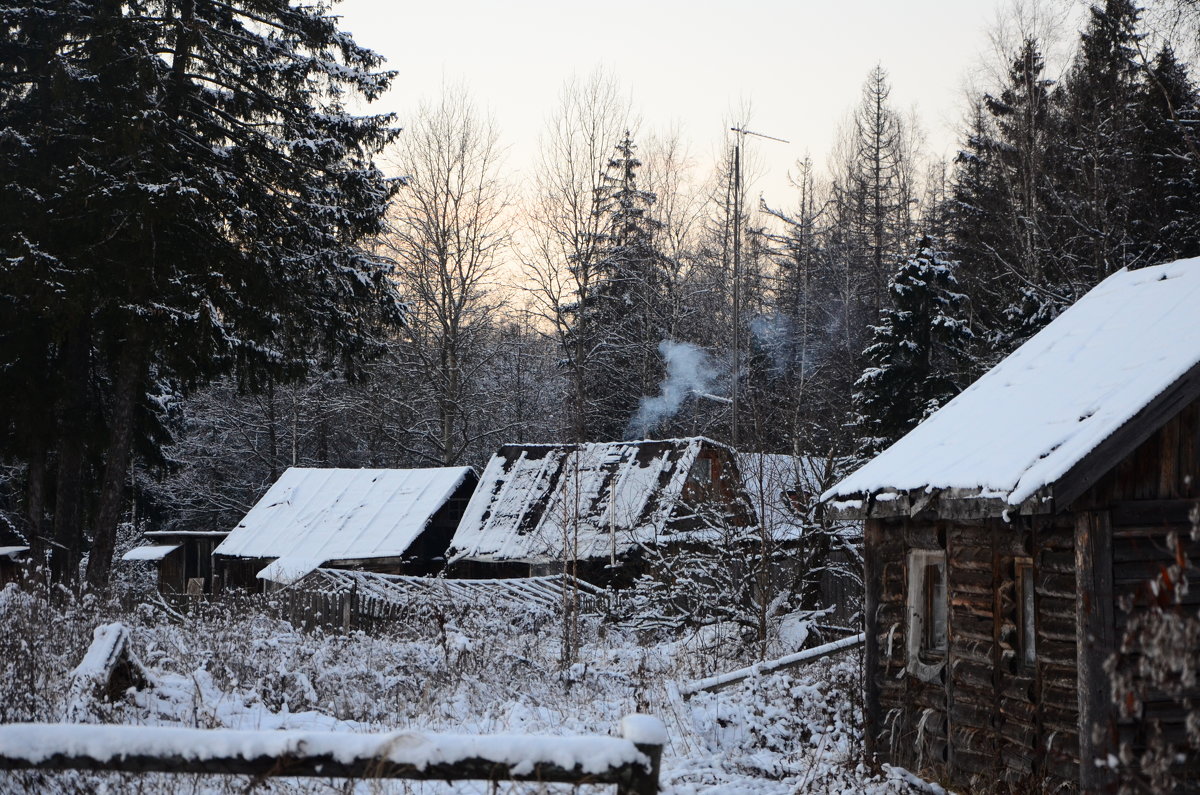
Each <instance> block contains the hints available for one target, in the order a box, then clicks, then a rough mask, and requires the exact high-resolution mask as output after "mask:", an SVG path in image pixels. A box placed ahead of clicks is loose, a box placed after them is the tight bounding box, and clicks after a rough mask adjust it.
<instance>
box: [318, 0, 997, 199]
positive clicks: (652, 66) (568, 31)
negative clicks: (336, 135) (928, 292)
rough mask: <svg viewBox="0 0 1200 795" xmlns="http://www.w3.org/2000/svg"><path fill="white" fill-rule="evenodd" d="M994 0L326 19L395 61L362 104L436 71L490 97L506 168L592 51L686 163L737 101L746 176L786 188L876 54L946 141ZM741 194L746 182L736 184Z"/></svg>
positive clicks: (817, 155)
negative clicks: (673, 140)
mask: <svg viewBox="0 0 1200 795" xmlns="http://www.w3.org/2000/svg"><path fill="white" fill-rule="evenodd" d="M1007 5H1008V2H1006V0H840V1H839V0H790V1H788V0H743V1H742V2H715V0H690V1H684V0H641V1H640V2H630V0H608V2H589V3H581V2H574V1H573V0H557V1H554V0H442V2H437V0H433V1H432V2H423V3H402V2H396V1H395V0H345V1H344V2H343V3H342V4H340V5H338V6H336V7H335V13H337V14H340V15H341V16H342V17H343V25H342V27H343V28H344V29H346V30H349V31H350V32H351V33H352V34H354V36H355V38H356V39H357V41H358V42H359V43H360V44H362V45H365V46H367V47H370V48H371V49H374V50H376V51H378V52H380V53H382V54H383V55H384V56H385V57H386V58H387V60H388V67H389V68H391V69H395V70H397V71H398V72H399V74H398V75H397V78H396V81H395V84H394V88H393V89H392V91H391V93H390V94H389V96H387V97H386V98H385V99H384V100H382V101H381V102H380V103H377V105H375V106H374V107H382V108H384V109H386V110H391V111H395V112H397V113H398V114H400V122H401V124H402V125H403V124H404V122H405V118H406V116H407V115H408V114H410V113H411V111H412V110H413V109H414V108H415V107H416V105H417V102H418V100H419V99H420V98H422V97H430V96H433V95H435V94H436V93H437V92H438V90H439V88H440V86H441V85H443V83H444V82H450V83H454V82H461V83H463V84H464V85H465V86H466V87H467V88H468V89H469V90H470V92H471V94H472V95H473V97H474V99H475V100H476V102H477V104H478V105H479V106H481V107H482V108H484V109H486V110H487V111H490V113H491V114H492V116H493V118H494V119H495V120H496V122H497V125H498V127H499V131H500V136H501V140H502V142H503V143H504V144H505V145H506V146H507V148H508V157H507V168H506V169H505V172H506V175H507V176H508V177H509V178H514V179H517V180H519V179H520V175H521V174H522V173H528V171H529V170H530V169H531V168H532V165H533V162H534V157H535V153H536V149H537V139H538V135H539V134H540V133H541V131H542V129H543V127H544V125H545V120H546V118H547V116H548V114H549V113H550V112H551V111H552V110H553V109H554V107H555V105H556V102H557V98H558V95H559V92H560V89H561V87H562V85H563V83H564V81H565V80H566V79H567V78H569V77H570V76H571V75H572V73H577V74H579V75H581V76H586V75H587V74H589V73H591V72H592V71H593V70H594V69H595V68H596V67H598V66H602V67H603V68H604V69H605V71H606V72H608V73H609V74H611V75H612V76H614V77H615V78H617V79H618V80H619V81H620V82H621V84H622V85H623V87H624V88H625V89H626V90H628V91H629V93H630V95H631V99H632V104H633V107H634V110H635V112H636V113H638V114H640V116H641V120H642V126H641V129H642V131H643V132H646V131H651V130H665V129H667V128H669V127H672V126H674V127H676V128H677V129H678V130H679V132H680V134H681V137H682V138H683V140H685V141H686V142H688V144H689V149H690V152H691V154H692V155H693V156H694V157H695V158H696V160H697V163H698V165H699V166H700V167H702V168H708V167H709V166H710V165H711V163H712V162H713V154H714V151H715V149H716V147H717V145H718V143H719V141H720V140H721V135H722V132H723V130H724V129H725V127H726V126H727V125H726V124H725V123H724V122H725V120H726V119H727V118H728V116H729V115H730V114H731V113H732V111H733V109H735V108H737V107H739V106H740V105H741V103H742V102H743V101H749V103H750V104H751V107H752V114H751V118H750V120H749V127H750V129H753V130H758V131H761V132H764V133H768V134H770V135H773V136H776V137H779V138H785V139H787V140H789V141H790V142H791V143H789V144H778V143H773V142H763V141H757V142H754V143H753V146H754V147H755V149H756V150H757V152H756V156H757V158H758V159H759V161H760V162H761V164H762V167H763V170H764V172H765V173H764V176H763V177H762V178H761V179H760V180H759V181H758V183H757V184H756V186H755V188H754V190H755V192H756V193H757V192H761V193H762V194H763V195H765V197H766V199H767V200H768V202H770V203H771V204H773V205H775V206H783V207H788V206H790V205H791V204H792V203H793V195H792V191H791V190H790V189H789V187H788V182H787V170H788V169H789V168H790V167H791V166H792V164H793V163H794V162H795V161H796V160H797V159H798V158H801V157H803V156H804V155H805V154H809V155H810V156H812V158H813V160H814V161H815V163H816V164H817V166H818V167H819V168H821V169H823V167H824V165H825V162H826V158H827V155H828V151H829V149H830V147H831V144H832V142H833V140H834V137H835V133H836V130H837V127H838V125H839V123H840V122H841V121H842V120H843V119H844V118H845V117H846V114H847V112H848V111H849V110H850V109H851V108H852V107H853V106H854V104H855V103H856V102H857V100H858V97H859V92H860V89H861V86H862V83H863V80H864V79H865V77H866V75H867V72H868V71H869V70H870V69H871V68H872V67H873V66H874V65H875V64H876V63H880V64H882V65H883V67H884V68H885V69H887V70H888V72H889V73H890V76H891V82H892V87H893V90H892V101H893V104H894V105H895V107H896V108H897V109H898V110H901V111H904V112H907V111H908V110H910V109H912V108H915V109H916V111H917V113H918V114H919V116H920V119H921V122H922V126H923V129H924V132H925V137H926V144H927V147H926V148H927V151H928V153H929V154H930V155H932V156H934V157H937V156H940V155H945V156H947V157H952V156H953V153H954V151H955V146H956V143H955V135H954V128H955V126H956V125H957V123H958V121H959V119H960V117H961V115H962V113H963V108H964V96H965V87H966V85H967V83H968V79H969V75H970V74H972V73H973V72H975V71H977V67H978V65H979V64H980V63H981V61H983V60H985V59H984V57H983V56H984V53H986V52H989V51H990V44H989V40H988V30H989V27H990V26H991V24H992V23H993V21H994V20H995V19H996V17H997V13H998V11H999V10H1000V9H1001V8H1003V7H1007ZM752 195H753V194H752Z"/></svg>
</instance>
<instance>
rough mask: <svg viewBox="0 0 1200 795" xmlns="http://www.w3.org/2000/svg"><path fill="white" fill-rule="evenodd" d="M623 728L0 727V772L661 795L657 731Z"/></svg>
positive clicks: (638, 725) (638, 720)
mask: <svg viewBox="0 0 1200 795" xmlns="http://www.w3.org/2000/svg"><path fill="white" fill-rule="evenodd" d="M622 726H623V729H624V733H625V737H623V738H620V737H605V736H594V737H538V736H519V735H514V736H503V735H490V736H489V735H484V736H471V735H447V734H427V733H423V732H394V733H387V734H354V733H349V732H295V731H235V730H226V729H183V728H173V727H171V728H167V727H146V726H102V725H89V724H9V725H6V726H0V770H91V771H114V772H126V773H185V774H201V775H212V774H217V775H244V776H257V777H277V776H302V777H317V778H352V779H384V778H400V779H413V780H429V781H434V780H436V781H460V780H480V781H537V782H561V783H568V784H614V785H616V786H617V791H618V792H619V793H622V795H650V793H654V792H657V791H658V772H659V765H660V760H661V757H662V748H663V744H664V743H665V731H663V729H662V724H661V723H660V722H659V721H658V720H657V719H654V718H649V717H648V716H640V715H639V716H631V717H629V718H626V719H625V721H623V723H622ZM651 741H653V742H651Z"/></svg>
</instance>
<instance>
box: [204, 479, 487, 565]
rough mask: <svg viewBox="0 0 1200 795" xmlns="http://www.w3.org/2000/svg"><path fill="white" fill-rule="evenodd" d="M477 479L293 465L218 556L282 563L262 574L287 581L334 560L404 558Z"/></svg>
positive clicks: (229, 537) (220, 550)
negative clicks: (439, 513) (456, 496)
mask: <svg viewBox="0 0 1200 795" xmlns="http://www.w3.org/2000/svg"><path fill="white" fill-rule="evenodd" d="M473 476H474V470H472V469H471V468H470V467H440V468H433V469H307V468H301V467H293V468H291V469H288V470H287V471H286V472H284V473H283V475H282V476H281V477H280V478H279V480H278V481H276V482H275V485H273V486H271V488H270V489H268V491H267V493H266V494H265V495H264V496H263V498H262V499H261V500H259V501H258V504H256V505H255V506H254V507H253V508H251V509H250V512H249V513H247V514H246V517H245V518H244V519H242V521H241V522H239V523H238V525H237V527H235V528H234V529H233V530H232V531H231V532H230V533H229V536H228V537H227V538H226V539H225V540H224V541H222V542H221V543H220V544H219V545H218V546H217V548H216V549H215V550H213V554H214V555H226V556H229V557H241V558H276V559H278V560H277V561H276V562H275V563H274V564H272V566H273V568H272V569H271V570H270V571H265V570H264V572H260V573H259V576H260V577H261V576H267V577H268V578H269V579H277V580H278V581H281V582H291V581H293V580H294V579H298V578H299V577H302V576H304V575H305V574H307V573H308V572H310V571H312V570H313V569H314V568H316V567H317V566H320V565H322V564H323V563H326V562H329V561H336V560H358V559H364V558H387V557H398V556H401V555H404V554H405V553H406V552H407V551H408V548H409V546H411V545H412V543H413V542H414V541H415V540H416V539H417V537H418V536H419V535H420V534H421V532H422V531H424V530H425V528H426V526H427V525H428V524H429V521H430V520H431V519H432V518H433V515H434V514H435V513H437V511H438V510H439V509H440V508H441V507H442V506H443V505H445V503H446V501H447V500H449V499H450V497H451V496H453V494H454V492H455V491H457V490H458V488H459V486H461V485H462V484H463V482H464V481H466V480H467V479H468V478H471V477H473ZM275 573H281V574H282V575H283V576H282V577H277V576H273V574H275Z"/></svg>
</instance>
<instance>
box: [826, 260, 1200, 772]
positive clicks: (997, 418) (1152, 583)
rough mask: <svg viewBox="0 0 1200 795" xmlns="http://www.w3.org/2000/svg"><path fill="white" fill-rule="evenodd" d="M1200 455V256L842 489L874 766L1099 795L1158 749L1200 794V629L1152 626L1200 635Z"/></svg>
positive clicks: (999, 376)
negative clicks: (858, 550)
mask: <svg viewBox="0 0 1200 795" xmlns="http://www.w3.org/2000/svg"><path fill="white" fill-rule="evenodd" d="M1198 456H1200V262H1198V261H1194V260H1193V261H1183V262H1179V263H1172V264H1170V265H1164V266H1156V267H1152V268H1145V269H1142V270H1137V271H1130V272H1126V271H1121V272H1119V273H1117V274H1115V275H1113V276H1112V277H1110V278H1109V279H1107V280H1106V281H1105V282H1103V283H1102V284H1100V285H1099V286H1097V287H1096V288H1095V289H1094V290H1092V291H1091V292H1090V293H1088V294H1087V295H1086V296H1084V297H1083V298H1082V299H1081V300H1080V301H1079V302H1078V303H1077V304H1075V305H1074V306H1073V307H1071V308H1070V309H1068V310H1067V311H1066V312H1064V313H1063V314H1062V315H1061V316H1060V317H1059V318H1058V319H1056V320H1055V321H1054V322H1052V323H1051V324H1050V325H1049V326H1047V327H1046V328H1045V329H1043V330H1042V331H1041V332H1040V333H1038V334H1037V335H1036V336H1034V337H1033V338H1032V339H1030V340H1029V341H1028V342H1026V343H1025V344H1024V345H1023V346H1022V347H1021V348H1019V349H1018V350H1017V351H1016V352H1014V353H1013V354H1012V355H1011V356H1009V357H1008V358H1007V359H1005V360H1004V361H1003V362H1001V363H1000V364H999V365H998V366H996V367H995V368H993V369H992V370H991V371H990V372H989V373H987V374H986V375H985V376H983V377H982V378H981V379H980V380H979V381H977V382H976V383H975V384H974V385H972V386H971V387H970V388H968V389H967V390H966V391H964V392H963V393H962V394H961V395H959V396H958V397H957V398H955V399H954V400H953V401H951V402H950V403H948V404H947V405H946V406H945V407H943V408H942V409H941V410H940V411H938V412H937V413H936V414H934V415H933V416H932V417H930V418H929V419H928V420H926V421H925V422H924V423H922V424H921V425H920V426H918V427H917V428H916V429H914V430H913V431H912V432H910V433H909V434H908V435H907V436H905V437H904V438H903V439H901V440H900V441H899V442H897V443H896V444H895V445H893V446H892V447H891V448H889V449H888V450H886V451H885V452H884V453H882V454H881V455H880V456H878V457H877V458H876V459H875V460H873V461H871V462H870V463H868V464H867V465H866V466H864V467H863V468H861V469H860V470H858V471H857V472H855V473H854V474H853V475H851V476H850V477H848V478H846V479H845V480H844V481H842V482H841V483H840V484H838V485H837V486H836V487H834V488H833V489H831V490H830V491H829V492H827V493H826V494H825V495H824V498H825V499H826V500H828V501H829V502H830V503H831V506H832V507H833V508H835V509H837V510H840V511H842V512H844V513H846V514H849V515H851V516H857V517H861V518H865V519H866V526H865V576H864V581H865V583H866V623H867V627H866V630H867V635H866V637H867V641H866V643H867V645H866V665H867V675H866V677H865V682H866V724H867V743H868V750H869V751H870V752H871V753H873V754H874V755H875V757H876V758H877V759H878V760H880V761H884V762H889V763H891V764H896V765H900V766H903V767H906V768H910V769H913V770H919V771H921V772H922V774H923V775H926V776H929V777H932V778H938V779H941V780H943V781H946V782H948V783H950V784H951V785H952V786H956V787H964V788H967V789H971V790H978V791H987V792H993V791H1012V792H1031V791H1033V792H1036V791H1062V790H1066V791H1074V790H1079V791H1086V792H1094V791H1109V789H1110V788H1111V787H1113V786H1114V785H1115V783H1116V781H1117V779H1118V778H1119V777H1122V776H1125V777H1127V778H1125V779H1124V781H1125V782H1126V783H1128V782H1129V781H1137V780H1138V776H1139V775H1140V774H1139V773H1138V772H1137V766H1138V764H1139V762H1138V760H1139V759H1141V758H1142V757H1143V754H1145V753H1146V752H1147V750H1148V749H1150V748H1152V747H1154V746H1155V745H1156V744H1157V747H1158V748H1160V750H1161V749H1162V748H1164V747H1169V749H1168V751H1167V753H1166V756H1165V758H1167V759H1168V761H1167V763H1166V764H1168V765H1169V766H1173V768H1174V769H1173V773H1172V775H1173V777H1174V780H1175V781H1176V782H1178V785H1177V786H1178V787H1180V788H1181V790H1182V791H1192V792H1195V791H1198V788H1200V771H1198V767H1200V752H1198V750H1197V749H1198V747H1200V746H1198V744H1197V739H1196V737H1195V736H1194V734H1195V732H1196V729H1195V726H1194V725H1193V727H1192V728H1191V732H1192V733H1193V736H1192V737H1191V738H1190V741H1189V736H1188V735H1189V727H1188V724H1187V721H1188V715H1189V711H1190V712H1191V715H1192V718H1191V720H1193V721H1196V720H1200V718H1198V717H1197V710H1200V699H1198V698H1197V697H1198V696H1200V690H1197V688H1196V686H1195V684H1194V680H1192V682H1191V684H1190V686H1189V685H1188V682H1187V681H1186V671H1187V670H1189V666H1190V670H1192V671H1194V670H1195V666H1196V664H1197V661H1198V660H1200V642H1197V640H1196V638H1197V637H1200V634H1194V635H1192V636H1191V639H1190V640H1189V639H1187V637H1186V636H1183V635H1179V636H1176V638H1175V639H1173V640H1171V641H1169V642H1168V643H1167V645H1166V646H1165V647H1163V646H1158V647H1153V646H1152V647H1150V648H1147V646H1146V644H1147V643H1151V644H1153V642H1154V641H1153V639H1152V638H1151V637H1150V636H1151V635H1152V634H1153V633H1152V632H1149V631H1148V630H1147V627H1148V626H1152V625H1153V623H1152V619H1153V618H1154V616H1167V617H1168V619H1171V620H1174V619H1179V620H1183V621H1187V620H1191V621H1200V617H1198V616H1197V605H1198V604H1200V570H1198V569H1197V563H1198V562H1200V532H1197V531H1196V530H1195V523H1196V520H1197V513H1196V511H1197V504H1198V501H1197V498H1198V497H1200V483H1197V480H1198V479H1200V457H1198ZM1189 583H1190V590H1187V589H1186V588H1180V587H1179V586H1180V585H1181V584H1184V585H1186V584H1189ZM1160 611H1161V612H1160ZM1147 622H1151V623H1150V624H1147ZM1180 644H1183V646H1182V647H1181V646H1180ZM1148 660H1151V661H1153V660H1158V661H1160V662H1159V663H1157V664H1158V665H1159V668H1160V669H1162V668H1166V669H1170V668H1171V666H1172V665H1174V666H1176V668H1177V669H1178V671H1177V672H1176V675H1177V676H1178V675H1182V676H1183V677H1184V680H1181V681H1176V682H1172V681H1171V675H1172V674H1171V671H1170V670H1168V671H1167V674H1168V675H1167V677H1166V679H1160V680H1158V682H1157V683H1156V682H1154V681H1151V679H1152V678H1153V677H1155V676H1156V675H1157V674H1156V673H1155V671H1156V670H1158V669H1156V668H1155V666H1154V665H1150V666H1146V665H1143V664H1142V663H1145V662H1147V661H1148ZM1113 672H1116V673H1115V674H1114V673H1113ZM1179 672H1182V673H1179ZM1164 682H1165V684H1164ZM1160 685H1161V686H1160ZM1114 695H1115V696H1116V697H1117V698H1118V699H1120V701H1121V704H1122V705H1123V706H1124V707H1125V709H1124V710H1121V709H1118V707H1117V706H1116V705H1115V704H1114ZM1189 699H1192V700H1193V701H1192V703H1191V704H1190V706H1189V704H1188V701H1189ZM1155 735H1157V737H1158V739H1157V740H1155V741H1153V742H1152V738H1153V737H1155ZM1110 755H1111V756H1110ZM1095 760H1101V761H1102V764H1099V765H1098V764H1097V763H1096V761H1095ZM1114 763H1115V764H1114ZM1131 770H1132V771H1133V772H1132V773H1131V772H1130V771H1131ZM1130 776H1132V778H1129V777H1130ZM1134 788H1135V789H1140V788H1141V787H1139V786H1138V785H1136V784H1135V786H1134Z"/></svg>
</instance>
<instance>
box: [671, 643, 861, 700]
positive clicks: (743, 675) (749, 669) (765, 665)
mask: <svg viewBox="0 0 1200 795" xmlns="http://www.w3.org/2000/svg"><path fill="white" fill-rule="evenodd" d="M866 639H867V635H866V633H865V632H860V633H858V634H857V635H851V636H850V637H848V638H842V639H841V640H835V641H833V642H832V643H826V644H824V645H822V646H814V647H813V648H811V649H805V650H804V651H798V652H796V653H795V654H789V655H788V656H786V657H780V658H779V659H777V660H767V661H766V662H760V663H755V664H754V665H748V666H746V667H745V668H739V669H738V670H736V671H730V672H729V673H724V674H718V675H716V676H710V677H707V678H705V679H697V680H695V681H692V682H685V683H684V684H682V685H680V686H679V693H680V695H684V696H690V695H692V694H693V693H699V692H700V691H702V690H709V691H714V690H721V689H723V688H726V687H729V686H730V685H733V684H737V683H738V682H740V681H742V680H743V679H748V678H750V677H751V676H756V675H758V674H769V673H771V672H772V671H779V670H782V669H784V668H794V667H796V666H797V665H804V664H805V663H810V662H812V661H813V660H819V659H821V658H822V657H828V656H829V655H831V654H836V653H837V652H839V651H845V650H846V649H852V648H854V647H855V646H859V645H861V644H862V643H863V642H865V641H866Z"/></svg>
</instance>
